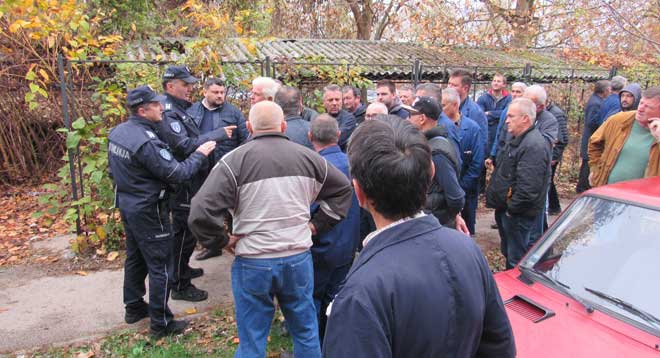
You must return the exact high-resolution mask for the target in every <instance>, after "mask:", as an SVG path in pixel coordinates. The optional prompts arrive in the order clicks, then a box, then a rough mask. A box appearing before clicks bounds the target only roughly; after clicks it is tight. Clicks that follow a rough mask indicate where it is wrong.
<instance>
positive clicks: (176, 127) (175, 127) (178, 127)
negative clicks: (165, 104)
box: [170, 122, 181, 134]
mask: <svg viewBox="0 0 660 358" xmlns="http://www.w3.org/2000/svg"><path fill="white" fill-rule="evenodd" d="M170 128H172V130H173V131H174V133H177V134H179V133H181V124H180V123H179V122H172V123H170Z"/></svg>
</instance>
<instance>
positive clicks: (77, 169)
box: [58, 55, 649, 234]
mask: <svg viewBox="0 0 660 358" xmlns="http://www.w3.org/2000/svg"><path fill="white" fill-rule="evenodd" d="M122 63H129V64H130V63H134V64H148V65H153V66H158V67H159V73H160V72H161V71H162V68H163V66H166V65H170V64H173V63H174V61H147V60H94V59H90V60H70V61H69V60H65V59H64V58H63V57H62V56H61V55H60V56H59V57H58V69H59V81H60V91H61V98H62V113H63V118H62V119H63V122H64V125H65V127H66V128H67V129H68V130H71V118H72V117H73V116H72V113H74V112H75V111H76V108H74V105H73V101H71V98H70V96H71V93H72V91H71V89H73V88H74V86H73V79H72V74H73V69H72V65H73V64H81V65H82V64H96V65H102V64H103V65H115V64H122ZM222 65H223V66H230V67H234V69H235V70H237V71H239V72H240V73H244V74H245V75H246V76H255V75H261V76H267V77H273V78H278V77H280V76H281V75H282V74H283V73H284V72H283V70H282V68H283V67H285V66H298V67H300V68H304V67H312V66H331V67H335V68H337V71H347V72H348V71H350V70H351V69H359V71H360V73H361V76H363V77H365V78H367V79H370V80H379V79H391V80H394V81H395V82H397V83H399V84H402V83H409V84H411V85H413V86H416V85H417V84H419V83H422V82H433V83H438V84H446V83H447V81H448V80H449V75H450V73H451V71H452V70H453V69H457V68H462V69H468V70H470V71H471V72H472V73H473V77H474V79H475V81H474V85H473V87H472V96H473V97H475V99H476V96H477V94H478V93H479V92H480V89H484V88H486V87H487V86H488V84H490V80H491V79H492V76H493V75H494V74H495V73H502V74H504V75H505V77H506V78H507V80H508V82H513V81H522V82H526V83H542V84H551V83H552V84H559V85H563V86H564V87H565V86H568V89H567V90H568V92H569V93H568V95H567V96H566V97H565V98H567V101H563V103H561V105H562V106H563V108H565V109H566V112H567V113H571V110H572V105H574V102H575V101H576V100H575V99H574V98H575V93H580V96H579V100H580V101H582V100H583V99H584V95H585V87H584V85H583V86H581V87H579V86H576V84H577V83H582V84H585V83H589V82H595V81H597V80H600V79H608V78H612V77H613V76H615V75H616V73H617V69H616V68H611V69H602V70H595V69H593V68H577V67H533V66H532V65H530V64H527V65H525V66H524V67H493V66H470V67H466V66H462V65H460V64H442V65H433V64H424V63H423V62H421V61H420V60H413V61H411V62H410V63H408V64H404V63H346V62H342V63H333V62H296V61H286V60H273V59H271V58H270V57H266V58H265V59H264V60H255V61H224V62H222ZM301 83H309V84H310V85H312V86H313V85H315V84H318V85H319V86H322V85H325V84H327V83H322V81H321V80H320V79H318V78H314V77H313V76H311V77H306V78H303V79H301ZM646 86H649V82H647V83H646ZM227 88H228V92H229V93H232V94H233V96H232V95H228V97H229V98H232V97H234V98H235V99H238V100H240V101H246V100H247V98H246V96H245V94H247V90H248V89H247V88H242V87H241V86H240V85H239V84H238V83H227ZM67 155H68V159H69V173H70V176H71V196H72V198H73V200H74V201H75V200H79V199H80V198H82V197H84V196H85V192H84V189H83V187H84V186H83V180H84V176H83V170H82V164H81V158H80V151H79V150H78V149H75V150H72V149H69V150H68V153H67ZM76 230H77V232H78V233H79V234H80V233H81V223H80V215H78V220H77V222H76Z"/></svg>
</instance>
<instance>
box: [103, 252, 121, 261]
mask: <svg viewBox="0 0 660 358" xmlns="http://www.w3.org/2000/svg"><path fill="white" fill-rule="evenodd" d="M117 257H119V252H117V251H112V252H110V253H109V254H108V256H107V257H106V260H108V261H114V260H115V259H117Z"/></svg>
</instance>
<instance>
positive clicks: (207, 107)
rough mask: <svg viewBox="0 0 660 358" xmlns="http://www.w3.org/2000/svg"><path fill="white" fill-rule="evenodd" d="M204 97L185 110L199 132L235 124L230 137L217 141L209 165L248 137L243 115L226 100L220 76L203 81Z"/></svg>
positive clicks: (223, 84)
mask: <svg viewBox="0 0 660 358" xmlns="http://www.w3.org/2000/svg"><path fill="white" fill-rule="evenodd" d="M203 93H204V98H203V99H202V100H201V101H198V102H195V103H193V104H192V106H190V108H188V110H187V112H188V114H189V115H190V117H192V119H193V121H194V122H195V124H196V125H197V127H198V128H199V132H200V133H201V134H205V133H209V132H212V131H214V130H216V129H219V128H225V127H228V126H229V127H230V128H233V126H236V129H235V130H234V131H233V133H232V137H231V138H228V139H226V140H223V141H222V142H219V143H218V145H217V146H216V148H215V150H214V151H213V158H210V159H211V160H210V163H212V165H211V166H213V165H215V163H216V162H217V161H218V160H220V158H222V156H223V155H225V154H227V153H229V152H230V151H232V150H234V149H236V148H237V147H238V146H239V145H241V144H243V143H245V141H246V140H247V139H248V137H249V135H250V134H249V133H248V131H247V127H246V125H245V117H243V113H241V110H240V109H238V107H236V106H234V105H233V104H231V103H229V102H227V101H226V97H225V96H226V87H225V82H224V81H223V80H222V79H220V78H209V79H208V80H206V82H204V89H203Z"/></svg>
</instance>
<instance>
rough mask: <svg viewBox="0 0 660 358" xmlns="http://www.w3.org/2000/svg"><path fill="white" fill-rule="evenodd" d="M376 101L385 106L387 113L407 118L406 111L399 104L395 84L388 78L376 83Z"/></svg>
mask: <svg viewBox="0 0 660 358" xmlns="http://www.w3.org/2000/svg"><path fill="white" fill-rule="evenodd" d="M376 101H378V102H380V103H382V104H384V105H385V106H387V111H388V114H393V115H395V116H399V117H400V118H402V119H406V118H408V116H409V114H408V112H407V111H406V110H405V109H403V107H402V106H401V104H402V103H401V100H400V99H399V97H397V96H396V86H395V85H394V82H392V81H390V80H382V81H379V82H378V83H377V84H376Z"/></svg>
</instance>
